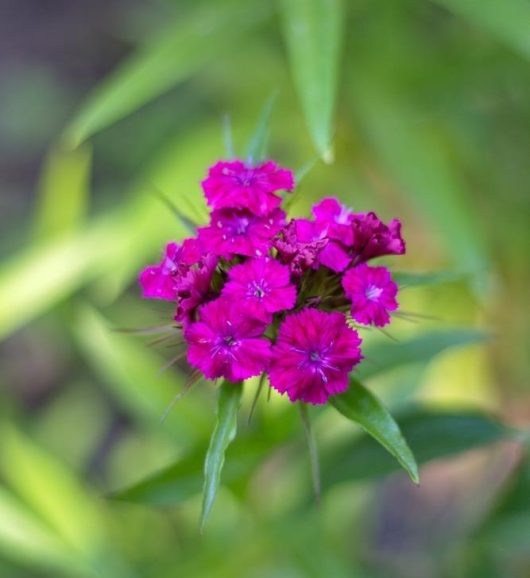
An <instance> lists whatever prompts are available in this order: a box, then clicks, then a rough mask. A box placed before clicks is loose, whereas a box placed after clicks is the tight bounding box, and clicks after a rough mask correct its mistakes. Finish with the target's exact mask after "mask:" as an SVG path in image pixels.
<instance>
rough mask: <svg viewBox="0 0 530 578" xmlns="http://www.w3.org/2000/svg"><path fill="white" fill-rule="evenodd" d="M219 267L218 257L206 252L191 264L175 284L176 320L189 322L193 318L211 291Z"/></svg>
mask: <svg viewBox="0 0 530 578" xmlns="http://www.w3.org/2000/svg"><path fill="white" fill-rule="evenodd" d="M216 267H217V257H215V256H214V255H209V254H206V255H204V256H203V257H201V258H200V259H199V261H197V263H194V264H193V265H191V266H190V267H189V268H188V269H187V270H186V271H185V272H184V273H183V274H182V275H181V276H180V277H179V278H178V281H177V282H176V284H175V287H176V289H175V292H176V302H177V309H176V312H175V320H176V321H179V322H181V323H187V322H188V321H190V320H192V319H193V315H194V312H195V310H196V309H197V307H199V305H202V304H203V303H204V302H205V301H206V300H207V299H208V297H209V295H210V293H211V288H210V285H211V282H212V277H213V274H214V272H215V269H216Z"/></svg>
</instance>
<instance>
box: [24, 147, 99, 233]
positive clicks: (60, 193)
mask: <svg viewBox="0 0 530 578" xmlns="http://www.w3.org/2000/svg"><path fill="white" fill-rule="evenodd" d="M91 162H92V151H91V148H90V147H89V146H83V147H79V148H77V149H73V150H71V149H64V148H62V147H55V148H53V149H52V150H51V151H50V153H49V155H48V158H47V159H46V162H45V166H44V170H43V173H42V176H41V179H40V183H39V192H38V201H37V212H36V222H35V236H36V237H37V239H38V240H40V241H42V240H43V239H50V238H52V237H57V236H60V235H64V234H67V233H72V232H74V231H75V230H76V229H77V228H78V226H79V224H80V223H81V220H82V218H83V217H84V215H85V212H86V205H87V200H88V193H89V180H90V169H91Z"/></svg>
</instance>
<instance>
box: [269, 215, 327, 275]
mask: <svg viewBox="0 0 530 578" xmlns="http://www.w3.org/2000/svg"><path fill="white" fill-rule="evenodd" d="M327 244H328V240H327V238H326V237H325V235H323V234H321V233H320V232H319V230H318V228H317V227H316V226H315V223H314V222H312V221H309V220H308V219H293V220H292V221H290V222H289V223H288V224H287V225H286V226H285V227H284V228H283V229H282V230H281V232H280V234H279V235H278V237H277V238H276V240H275V242H274V247H275V248H276V250H277V251H278V257H279V259H280V261H281V262H282V263H285V264H286V265H288V266H289V268H290V270H291V272H292V273H293V274H294V275H295V276H300V275H302V273H303V272H304V271H306V270H307V269H309V268H313V269H316V268H317V267H318V262H319V261H318V257H319V255H320V253H321V252H322V249H324V247H325V246H326V245H327Z"/></svg>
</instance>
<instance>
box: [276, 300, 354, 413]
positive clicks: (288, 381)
mask: <svg viewBox="0 0 530 578" xmlns="http://www.w3.org/2000/svg"><path fill="white" fill-rule="evenodd" d="M360 344H361V339H360V338H359V335H358V334H357V332H356V331H354V330H353V329H350V328H349V327H348V325H347V324H346V318H345V316H344V315H343V314H342V313H335V312H334V313H327V312H324V311H319V310H317V309H303V310H302V311H300V312H299V313H293V314H290V315H288V316H287V317H286V318H285V320H284V321H283V322H282V324H281V325H280V328H279V331H278V338H277V341H276V344H275V345H274V347H273V349H272V359H271V363H270V367H269V371H268V373H269V379H270V383H271V386H272V387H273V388H274V389H276V390H277V391H279V392H280V393H287V395H288V396H289V399H290V400H291V401H297V400H300V401H303V402H307V403H313V404H322V403H325V402H326V401H327V399H328V397H329V396H331V395H336V394H338V393H341V392H343V391H345V390H346V389H347V387H348V373H349V372H350V371H351V370H352V369H353V367H354V366H355V365H356V364H357V363H359V362H360V360H361V358H362V355H361V350H360V347H359V346H360Z"/></svg>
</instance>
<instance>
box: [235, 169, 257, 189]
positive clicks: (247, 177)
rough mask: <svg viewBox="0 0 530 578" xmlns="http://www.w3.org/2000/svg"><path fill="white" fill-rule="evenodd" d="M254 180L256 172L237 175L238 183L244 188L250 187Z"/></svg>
mask: <svg viewBox="0 0 530 578" xmlns="http://www.w3.org/2000/svg"><path fill="white" fill-rule="evenodd" d="M253 180H254V171H245V172H244V173H241V174H240V175H237V181H238V182H239V184H240V185H241V186H242V187H249V186H250V185H251V184H252V181H253Z"/></svg>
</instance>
